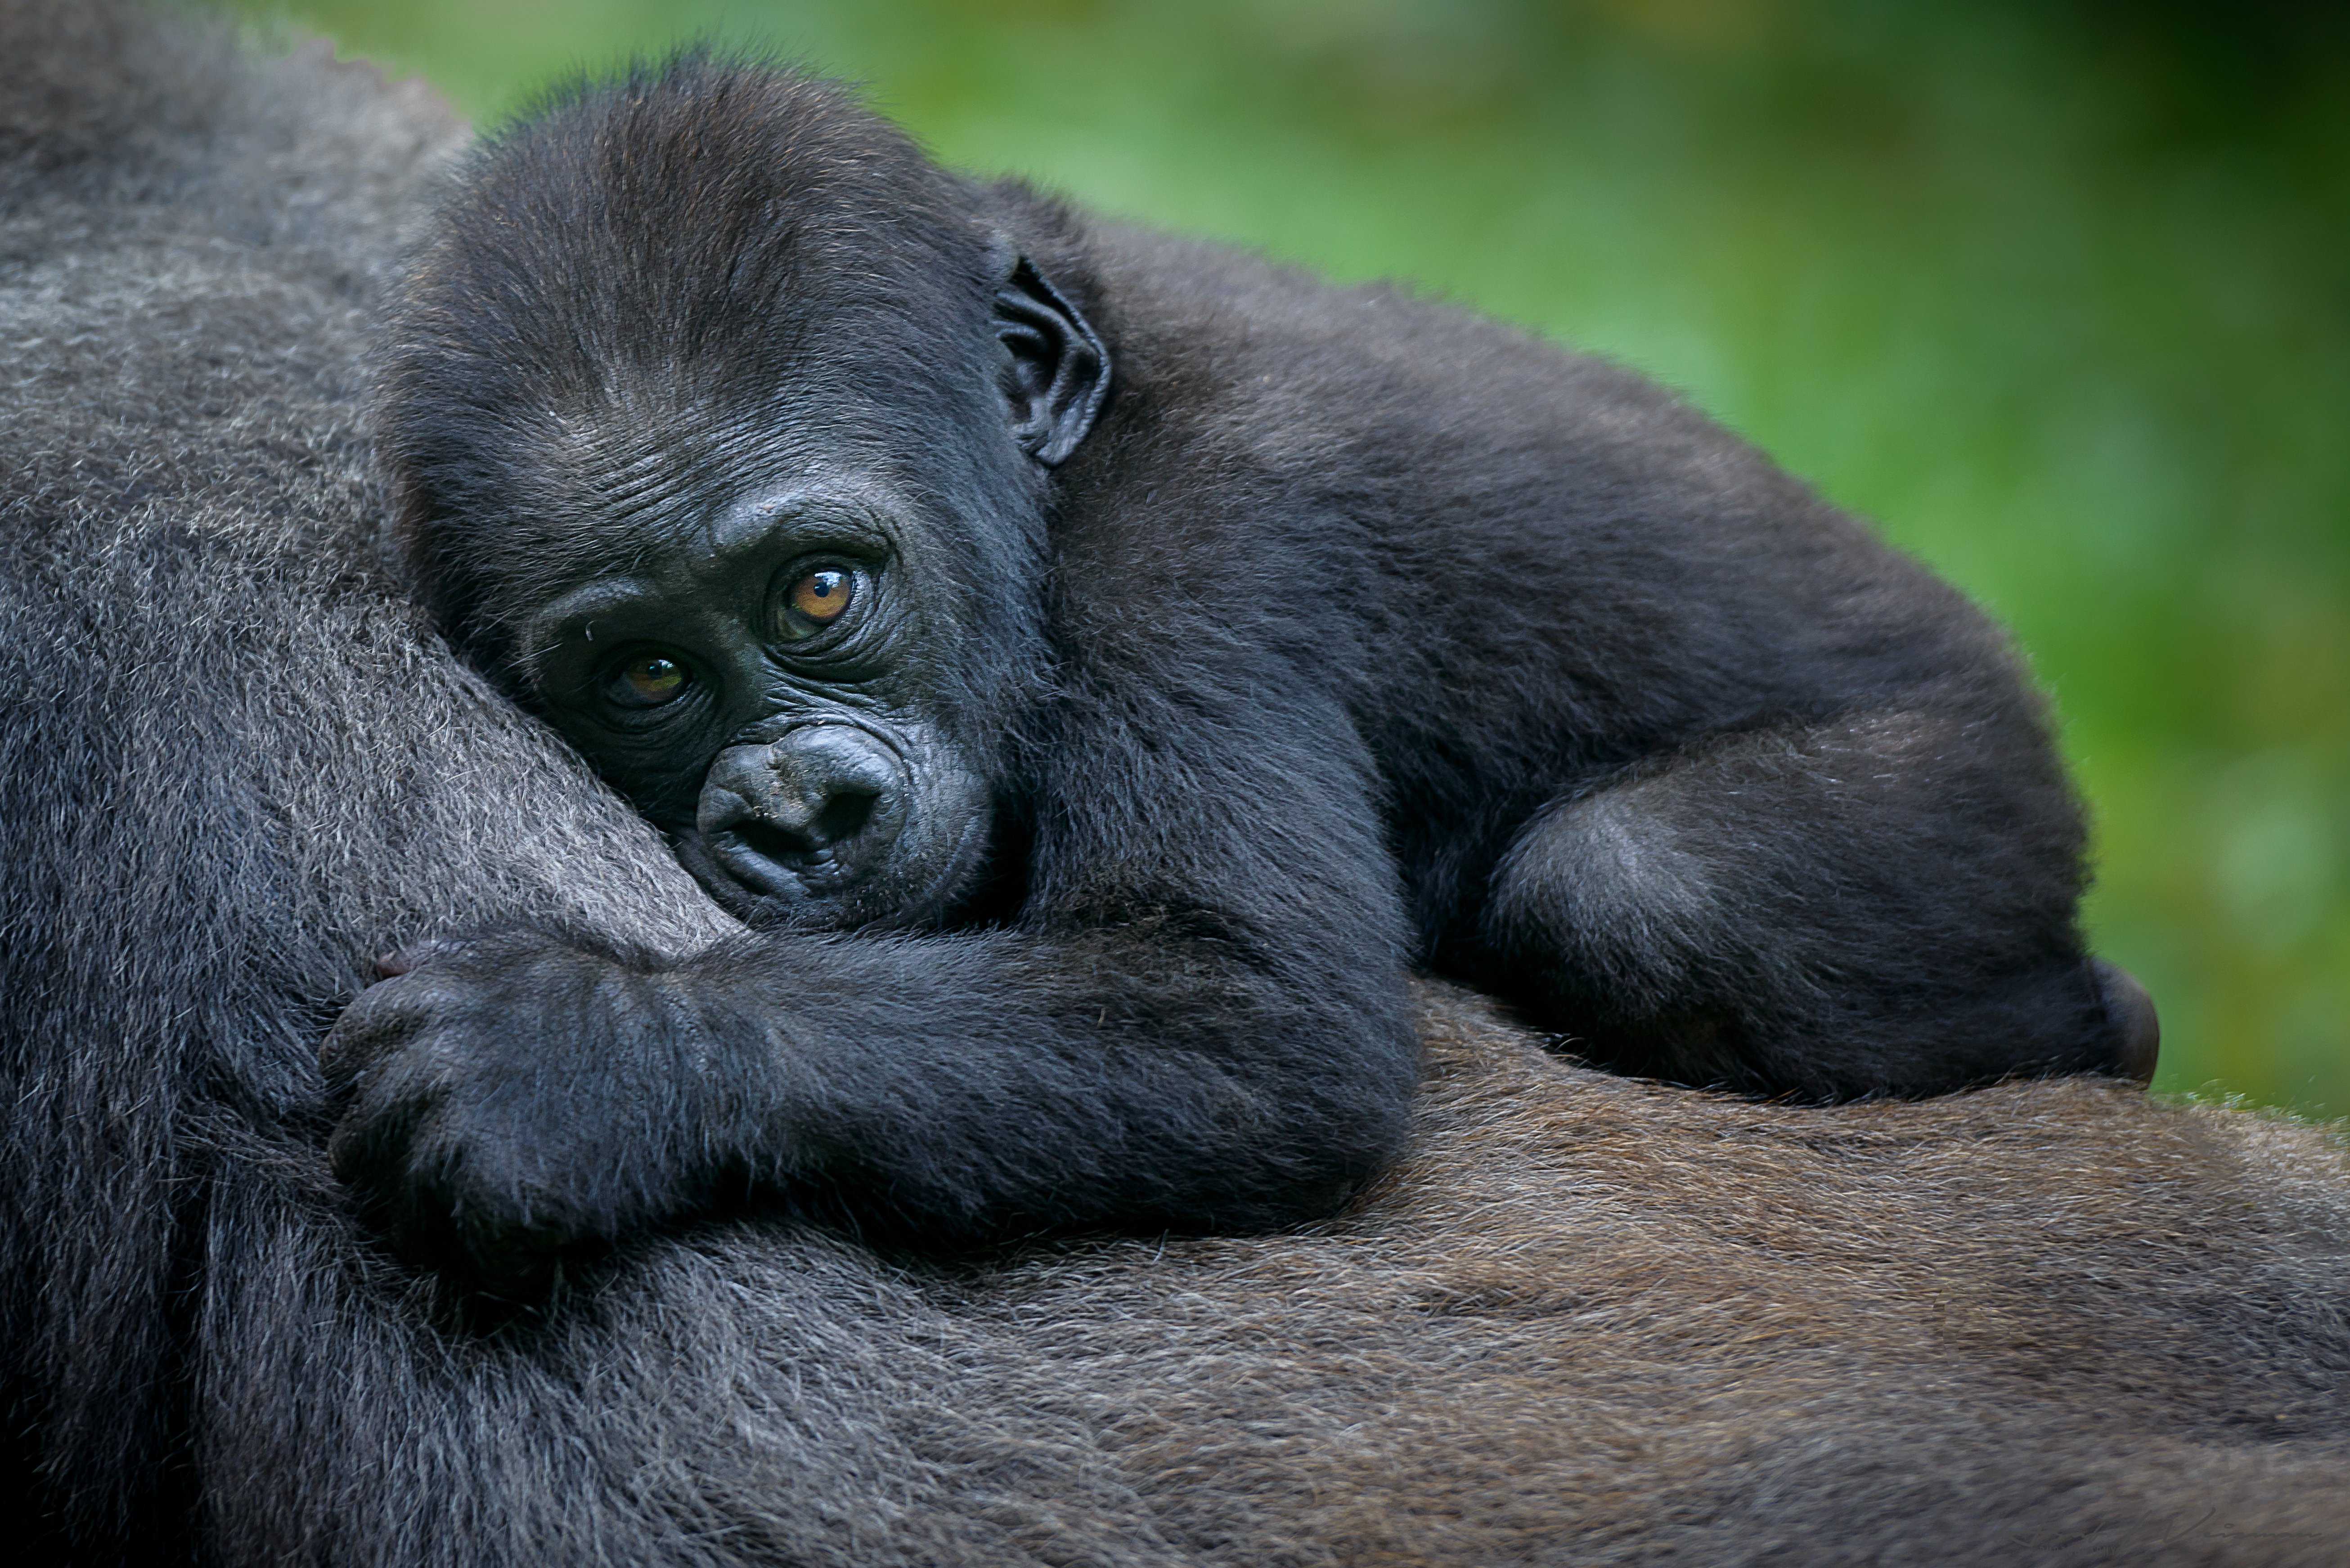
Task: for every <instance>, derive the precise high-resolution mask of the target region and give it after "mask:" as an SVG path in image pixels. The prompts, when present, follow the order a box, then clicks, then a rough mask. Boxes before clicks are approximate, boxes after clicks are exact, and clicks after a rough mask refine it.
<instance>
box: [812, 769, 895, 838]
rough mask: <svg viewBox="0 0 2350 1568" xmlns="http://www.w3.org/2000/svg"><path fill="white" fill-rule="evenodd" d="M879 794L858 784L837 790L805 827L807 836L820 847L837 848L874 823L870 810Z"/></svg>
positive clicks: (879, 796) (877, 791) (871, 810)
mask: <svg viewBox="0 0 2350 1568" xmlns="http://www.w3.org/2000/svg"><path fill="white" fill-rule="evenodd" d="M880 798H881V792H880V791H879V790H878V789H873V788H869V787H868V786H866V785H864V784H849V785H847V786H846V787H844V788H841V789H838V790H836V791H834V792H833V794H831V795H830V796H829V797H828V798H827V800H826V801H825V803H824V809H823V810H822V811H819V812H817V813H816V820H815V821H814V822H812V823H810V824H809V825H808V828H807V836H809V837H810V838H812V839H814V840H815V841H816V843H817V844H818V845H819V846H821V845H827V844H838V843H841V842H842V841H844V840H846V839H850V838H854V837H856V836H858V834H860V833H862V832H864V831H865V825H866V824H867V823H868V822H870V821H872V820H873V806H874V804H875V802H877V801H879V799H880Z"/></svg>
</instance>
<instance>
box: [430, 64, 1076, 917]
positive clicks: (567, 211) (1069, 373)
mask: <svg viewBox="0 0 2350 1568" xmlns="http://www.w3.org/2000/svg"><path fill="white" fill-rule="evenodd" d="M681 78H696V79H701V80H702V81H703V83H704V90H703V91H702V92H698V93H678V92H674V91H672V92H668V93H643V92H632V93H630V94H629V95H626V96H625V97H624V98H623V99H621V100H620V101H619V102H618V103H599V104H596V105H594V106H592V109H591V106H589V105H585V104H581V105H574V106H572V108H571V109H568V110H563V109H558V110H556V112H555V114H554V115H552V116H551V117H550V118H549V119H546V120H543V121H540V122H538V123H536V124H533V125H531V126H529V127H527V128H525V129H524V130H519V131H516V132H514V133H511V134H510V135H509V136H508V137H507V138H505V139H504V140H503V141H496V142H493V143H491V144H490V145H489V147H488V148H487V149H486V150H485V151H484V152H483V153H482V154H481V155H480V156H479V159H478V170H477V174H476V178H475V180H474V181H473V182H472V184H471V185H470V187H469V188H468V189H467V190H466V191H465V192H464V194H463V196H462V197H461V198H460V199H459V200H458V201H456V202H454V203H452V206H451V207H450V209H449V211H448V213H447V225H446V228H445V229H444V231H443V232H442V235H441V237H440V239H439V241H438V243H437V244H434V245H433V246H432V248H431V249H430V250H429V252H428V253H427V254H425V255H424V256H423V257H422V259H421V264H420V265H419V267H418V269H417V273H416V275H415V278H414V283H413V286H412V288H411V292H410V294H409V296H408V298H407V304H406V307H405V309H404V310H403V311H402V312H401V313H400V317H399V318H398V321H397V323H396V325H395V327H394V330H393V334H392V343H393V345H394V347H393V348H392V351H391V354H390V365H389V373H388V375H387V377H386V398H385V402H384V407H383V425H384V428H385V430H386V431H388V432H389V439H388V441H387V443H386V447H387V455H388V457H389V459H390V464H391V467H392V471H393V472H394V473H395V475H396V476H397V479H396V483H397V484H398V487H399V490H400V499H401V504H402V524H401V527H402V538H403V540H404V542H405V545H406V547H407V549H408V551H409V552H410V554H411V557H412V559H414V560H415V562H416V563H417V564H418V566H420V568H421V576H422V578H423V580H424V581H425V582H426V583H427V584H428V585H429V592H430V595H431V597H432V607H433V608H434V610H435V611H436V612H437V614H438V616H439V618H441V620H442V623H443V624H444V625H446V626H450V627H452V628H462V635H463V640H464V641H465V643H466V644H467V645H468V648H469V650H470V651H471V652H472V653H473V656H474V657H475V658H476V659H480V660H481V661H483V662H484V663H485V664H486V665H487V666H488V667H489V668H491V669H492V670H494V671H496V672H498V673H499V674H500V675H501V676H502V677H503V678H504V680H506V681H507V682H508V683H509V684H510V685H511V686H512V687H513V688H514V689H515V690H516V691H518V692H520V693H521V694H523V695H524V696H525V699H526V701H528V702H529V703H530V704H531V705H532V706H533V707H535V708H536V710H537V711H540V712H541V713H542V714H543V715H545V716H546V718H547V719H548V720H549V721H550V722H553V723H554V724H555V725H556V727H557V728H558V729H559V730H561V731H562V732H563V733H564V734H565V735H567V737H568V738H569V739H570V740H571V741H572V742H573V743H575V744H576V745H577V746H578V747H579V748H580V750H581V751H582V752H584V753H586V754H587V756H588V757H590V758H591V759H593V760H594V761H595V763H597V764H598V767H599V768H600V769H601V770H602V771H603V772H604V774H606V776H607V777H608V778H609V779H610V780H611V781H612V782H613V784H615V785H616V786H617V787H619V789H620V790H621V791H623V792H624V793H625V794H628V795H629V796H630V798H632V799H634V800H635V801H637V802H638V804H639V805H640V806H641V807H642V808H643V809H644V810H645V811H646V813H647V814H648V815H650V816H651V817H652V818H653V819H654V820H655V821H657V822H658V823H660V826H663V827H664V828H666V829H668V830H669V831H670V832H671V834H672V835H673V836H674V838H675V840H676V842H677V844H678V846H679V852H680V854H681V857H683V858H684V860H685V861H686V863H687V864H688V865H689V866H690V867H691V868H692V870H693V871H694V872H695V874H696V875H697V876H699V877H701V878H702V880H703V881H704V882H705V883H706V884H707V885H708V886H709V887H710V888H712V890H713V892H715V893H716V894H717V895H718V896H719V897H720V898H722V899H723V900H724V901H726V902H727V903H728V904H729V905H730V906H731V907H732V908H733V909H735V910H736V912H737V913H738V914H741V915H743V916H744V917H745V918H748V919H754V921H759V922H762V923H765V922H772V921H773V920H775V919H778V918H780V917H789V918H790V919H791V921H792V923H794V924H796V925H825V926H855V925H866V924H871V923H874V922H877V921H891V920H897V921H907V920H915V919H921V918H923V917H925V916H928V915H931V914H934V913H935V912H936V911H938V910H939V909H941V908H943V907H944V906H946V905H947V904H948V903H950V902H951V901H952V900H953V899H954V898H955V897H956V896H957V894H958V893H959V892H961V891H962V890H963V889H964V888H966V887H967V886H968V884H969V883H970V881H971V880H972V877H973V875H974V873H975V871H976V869H977V868H978V867H979V866H980V864H981V862H982V860H983V853H984V850H985V848H986V846H987V840H988V829H989V823H990V818H991V814H992V809H993V801H992V799H991V795H992V793H993V789H992V783H991V781H992V780H993V779H994V778H995V777H996V776H998V774H1000V773H1001V772H1002V770H1003V757H1002V755H1001V754H1000V753H1001V749H1002V740H1003V735H1004V733H1005V732H1006V728H1007V720H1008V718H1009V715H1010V711H1011V710H1012V709H1013V707H1014V705H1015V704H1016V703H1018V702H1019V701H1023V700H1024V698H1025V697H1026V696H1027V695H1028V694H1029V693H1030V692H1031V691H1033V689H1034V688H1035V685H1036V683H1037V682H1038V681H1039V680H1040V679H1041V678H1042V674H1043V672H1042V670H1040V668H1039V665H1040V662H1041V660H1040V657H1039V656H1040V650H1041V649H1042V647H1043V638H1042V633H1041V629H1040V628H1041V623H1042V617H1043V593H1044V585H1045V576H1046V556H1045V539H1044V529H1043V523H1042V511H1041V505H1040V502H1041V498H1042V493H1043V477H1044V472H1045V469H1046V468H1048V467H1050V466H1052V465H1054V464H1056V463H1058V462H1061V461H1062V460H1063V459H1065V458H1066V457H1067V456H1068V455H1069V453H1070V452H1072V451H1073V450H1074V449H1075V448H1076V445H1077V443H1078V441H1080V440H1082V439H1083V438H1084V436H1085V435H1086V433H1087V430H1088V429H1089V428H1090V426H1091V425H1092V423H1093V421H1094V419H1095V416H1096V413H1097V410H1099V408H1100V406H1101V403H1102V400H1103V397H1104V395H1105V393H1106V391H1107V384H1108V365H1107V356H1106V354H1105V353H1104V351H1103V348H1102V345H1101V342H1100V340H1099V339H1098V337H1096V335H1095V333H1094V331H1093V329H1092V327H1089V326H1088V325H1087V322H1086V320H1085V318H1084V317H1083V316H1081V315H1080V314H1079V313H1078V312H1077V310H1076V308H1074V307H1073V306H1071V305H1070V304H1069V303H1068V301H1067V300H1066V299H1065V298H1064V297H1063V296H1061V295H1060V294H1059V293H1058V292H1056V291H1055V289H1054V287H1053V286H1052V285H1051V284H1049V283H1048V282H1046V281H1045V279H1044V278H1043V277H1042V276H1041V275H1039V274H1038V273H1037V271H1036V269H1035V266H1034V265H1031V264H1030V263H1029V262H1028V261H1027V260H1026V259H1025V258H1024V257H1023V256H1022V255H1021V254H1019V252H1018V250H1017V249H1016V247H1014V245H1013V244H1012V243H1011V242H1010V241H1009V240H1007V239H1005V238H1004V237H1003V235H1001V234H997V233H993V232H991V231H990V229H989V228H988V226H987V225H986V224H985V223H984V222H983V221H982V220H980V219H978V218H976V217H975V216H974V215H973V212H972V206H973V203H972V199H971V195H972V193H971V192H970V191H969V190H968V188H966V187H965V186H963V185H962V183H961V182H957V181H955V180H954V179H952V178H951V177H950V176H948V175H946V174H945V173H943V172H941V171H939V170H938V169H936V168H935V167H933V166H932V165H931V164H930V163H929V162H928V161H926V160H924V159H923V158H922V157H921V156H920V153H919V152H918V151H916V150H915V149H914V148H913V147H912V146H911V145H910V143H908V142H907V141H906V140H905V139H904V138H903V137H902V136H900V135H899V133H898V132H897V131H896V130H894V129H892V128H891V127H889V126H888V125H887V124H885V123H884V122H881V121H879V120H878V119H872V118H870V117H868V116H864V115H862V114H858V113H856V112H855V111H854V110H853V109H849V108H848V106H847V105H846V104H845V103H844V102H843V101H841V99H840V98H839V97H838V94H837V89H833V88H829V87H826V86H821V85H818V84H813V83H809V82H806V81H804V80H795V79H793V78H783V77H778V76H773V75H760V74H753V73H741V72H733V73H729V72H723V71H722V72H719V73H718V74H716V75H715V76H714V77H708V78H702V77H700V75H699V71H698V68H697V67H696V66H695V65H693V64H692V63H688V64H685V65H672V66H671V67H670V71H669V79H670V80H671V82H672V83H674V82H676V81H678V80H680V79H681ZM591 112H592V113H593V114H595V115H596V116H597V117H598V119H600V121H601V123H599V124H598V127H597V130H596V133H595V135H594V137H593V141H592V145H593V152H592V153H591V154H590V157H589V159H588V161H587V164H586V165H585V166H582V164H581V162H580V160H579V155H578V154H579V146H580V139H579V137H578V135H577V131H578V129H579V128H578V127H577V125H576V124H575V123H573V121H575V120H577V119H580V118H582V117H585V116H587V115H588V114H590V113H591ZM716 115H723V116H725V117H727V120H728V123H729V126H730V130H731V133H732V134H731V138H730V140H729V142H728V144H727V145H726V146H725V148H724V151H723V155H722V154H721V153H720V152H719V151H714V150H713V146H712V140H711V136H710V130H711V125H712V117H713V116H716ZM844 130H846V131H847V133H846V134H844ZM485 296H489V297H494V298H495V299H496V300H497V302H498V306H499V308H498V309H497V310H496V311H495V312H494V320H495V323H496V326H495V330H494V331H492V332H488V333H484V332H482V331H481V330H480V328H481V327H482V326H483V323H484V312H483V311H482V309H481V308H480V306H481V303H482V301H483V300H484V297H485ZM484 518H494V519H495V520H496V526H495V527H492V528H484V527H483V526H481V525H480V520H482V519H484Z"/></svg>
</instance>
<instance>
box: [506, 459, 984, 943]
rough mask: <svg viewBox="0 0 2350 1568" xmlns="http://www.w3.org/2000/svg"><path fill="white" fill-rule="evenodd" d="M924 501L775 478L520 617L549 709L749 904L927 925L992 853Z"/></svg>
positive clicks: (688, 854) (762, 909)
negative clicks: (920, 519)
mask: <svg viewBox="0 0 2350 1568" xmlns="http://www.w3.org/2000/svg"><path fill="white" fill-rule="evenodd" d="M907 515H908V513H907V510H906V508H905V506H904V504H902V503H901V502H900V501H899V498H897V497H896V496H894V495H893V494H892V493H890V492H889V490H888V488H887V487H886V486H884V485H882V484H879V483H875V482H873V481H871V480H869V479H864V478H858V479H848V480H842V479H825V478H806V479H802V480H799V481H796V482H787V483H781V484H777V485H775V486H770V487H764V488H759V489H756V490H754V493H750V494H748V495H746V496H744V497H743V498H742V499H739V500H735V501H731V502H728V503H725V504H723V505H721V506H719V507H717V508H715V509H712V510H710V511H705V512H700V513H698V514H692V515H681V516H677V517H672V518H669V519H664V520H662V521H661V522H660V523H659V524H654V525H652V526H650V527H645V528H632V529H629V530H628V531H627V534H626V537H625V543H624V544H616V547H615V548H613V549H612V550H611V551H610V557H611V558H609V559H608V560H605V561H600V562H596V563H585V564H583V565H582V566H581V567H580V568H579V569H577V570H575V571H574V572H572V573H570V574H568V576H569V577H570V579H571V586H569V587H564V588H562V589H560V590H559V591H556V593H554V595H553V596H552V597H548V598H547V599H546V602H545V603H543V604H542V605H541V606H539V607H537V608H536V610H535V611H533V612H531V613H529V614H527V615H525V617H523V618H521V619H520V621H519V624H518V627H517V631H518V635H517V637H516V644H517V647H518V648H519V649H521V650H522V657H521V659H520V660H519V663H520V667H521V668H520V675H521V677H522V680H523V681H524V683H525V686H526V688H527V691H528V693H529V695H530V697H531V699H532V700H533V701H534V703H535V705H536V707H537V708H538V709H539V711H541V712H543V713H544V714H545V715H546V717H547V718H548V719H549V720H550V721H551V722H554V723H555V725H556V727H557V728H558V729H560V730H561V731H562V732H564V734H565V735H566V736H567V737H568V738H569V739H570V741H571V742H573V744H575V745H577V747H578V748H579V749H580V751H581V752H583V753H585V754H586V755H587V757H588V758H589V759H590V760H591V761H592V762H594V763H595V764H596V765H597V767H598V769H599V770H600V771H601V772H602V773H603V774H604V775H605V777H607V778H608V779H609V780H610V781H611V782H612V784H614V785H615V786H617V787H618V788H619V789H620V790H621V791H622V792H623V793H625V794H628V795H629V798H630V799H631V800H633V801H634V802H635V803H636V804H637V805H638V806H639V808H640V809H641V810H643V811H644V812H645V814H646V815H648V816H650V818H651V819H652V820H653V821H654V822H655V823H657V824H659V825H660V826H661V827H662V828H664V829H665V830H667V831H668V832H669V833H670V834H671V836H672V837H673V838H674V839H675V841H676V844H677V846H678V854H679V857H680V858H681V860H682V861H683V862H684V864H685V865H686V867H688V868H689V869H690V870H691V871H692V872H693V874H694V875H695V876H696V877H700V878H701V879H702V883H703V884H704V885H705V886H706V887H708V888H710V890H711V891H712V894H714V895H715V896H716V897H717V898H719V899H720V900H721V901H722V902H723V903H725V904H726V905H727V906H728V907H729V908H730V909H733V910H734V911H735V912H736V913H737V914H739V915H741V916H743V918H744V919H749V920H753V921H754V922H757V923H762V924H767V923H775V922H778V921H783V920H788V921H789V922H791V923H792V924H795V925H801V926H828V927H848V926H862V925H868V924H872V923H875V922H902V921H910V920H919V919H923V918H925V917H927V916H929V915H931V914H933V913H935V912H936V911H938V910H940V909H942V908H944V907H945V906H946V905H947V904H949V903H951V901H952V900H953V899H954V898H955V896H956V895H957V894H958V893H959V892H960V891H961V890H962V888H963V887H964V886H965V885H966V884H967V883H968V882H969V881H970V880H971V878H972V875H973V873H974V872H975V870H976V868H977V867H978V865H979V863H980V860H981V858H982V856H983V852H984V850H985V847H986V842H987V836H988V833H987V830H988V823H989V816H990V804H989V798H988V796H989V791H988V788H987V785H986V783H985V779H984V777H983V770H982V769H981V768H980V767H978V766H975V765H973V763H972V759H970V758H969V757H967V756H966V755H965V753H964V749H963V747H962V745H960V744H959V743H958V742H956V740H955V739H954V738H953V737H951V736H950V735H949V734H947V733H946V732H944V729H943V727H942V726H941V723H940V722H939V719H938V714H939V709H940V703H939V701H938V698H937V691H936V685H937V683H936V682H935V681H934V680H931V679H930V677H931V674H932V673H933V672H934V669H935V665H936V662H937V660H936V657H935V656H936V653H937V651H938V649H937V644H938V643H939V641H940V640H941V634H942V633H945V634H947V635H946V636H945V640H947V641H949V642H951V633H949V632H948V628H945V627H943V626H941V625H939V624H936V623H937V622H938V620H939V617H938V616H937V615H936V614H935V613H934V612H935V603H934V602H933V603H932V604H931V606H930V608H931V610H932V611H933V613H931V614H930V615H928V616H927V617H926V615H925V608H926V600H928V599H931V596H930V595H926V594H925V593H924V592H923V591H922V588H921V585H920V581H919V578H920V575H921V573H922V571H923V569H924V563H923V562H922V561H921V560H920V559H919V558H918V556H917V555H916V554H915V553H912V552H910V551H909V549H908V548H907V547H906V545H905V541H906V540H907V539H908V538H909V537H910V536H912V535H914V534H915V533H916V532H918V531H915V530H910V529H909V528H908V527H907V526H906V525H905V520H906V517H907Z"/></svg>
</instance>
